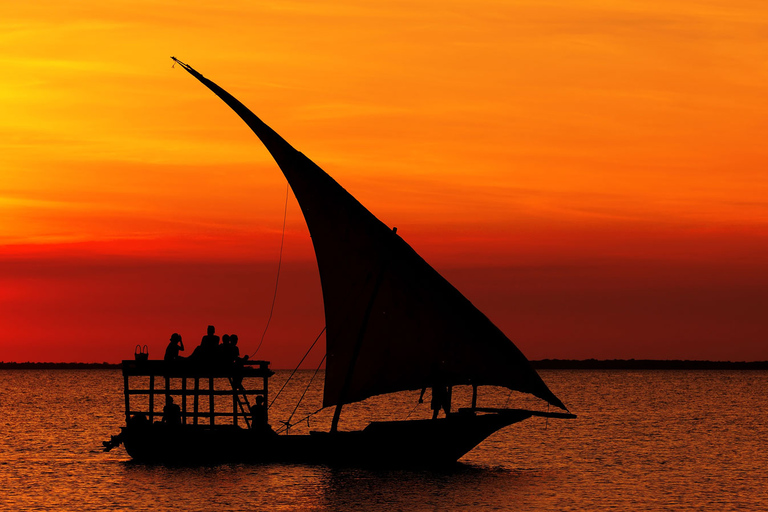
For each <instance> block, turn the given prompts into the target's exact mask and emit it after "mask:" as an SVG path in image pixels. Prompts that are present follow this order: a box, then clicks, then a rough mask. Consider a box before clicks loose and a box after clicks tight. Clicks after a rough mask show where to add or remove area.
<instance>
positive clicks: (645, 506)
mask: <svg viewBox="0 0 768 512" xmlns="http://www.w3.org/2000/svg"><path fill="white" fill-rule="evenodd" d="M540 373H541V375H542V377H543V378H544V380H545V381H546V382H547V383H548V385H549V386H550V388H551V389H552V390H553V391H554V392H555V394H557V395H558V396H559V397H560V398H561V399H563V401H564V402H565V403H566V404H567V405H568V407H569V408H570V410H571V411H572V412H574V413H576V414H578V416H579V417H578V419H576V420H549V421H547V420H545V419H541V418H532V419H529V420H526V421H524V422H522V423H518V424H517V425H512V426H509V427H506V428H504V429H502V430H501V431H499V432H497V433H496V434H494V435H493V436H491V437H490V438H488V439H487V440H486V441H484V442H483V443H482V444H481V445H480V446H478V447H477V448H475V449H474V450H472V451H471V452H470V453H469V454H467V455H466V456H465V457H464V458H462V459H461V461H460V462H461V463H460V464H458V465H457V466H455V467H451V468H447V469H445V470H440V471H434V470H430V471H426V470H418V471H413V470H386V471H383V470H380V471H374V470H364V469H354V468H331V467H325V466H309V465H284V464H269V465H248V464H224V465H217V466H200V467H174V466H163V465H143V464H137V463H133V462H131V461H130V459H129V457H128V456H127V454H126V453H125V451H124V450H123V448H122V447H120V448H117V449H115V450H113V451H112V452H109V453H104V452H103V451H102V450H101V441H104V440H106V439H108V438H109V436H110V435H111V434H116V433H118V431H119V427H120V425H121V424H122V422H123V409H122V407H123V396H122V377H121V374H120V372H119V371H116V370H115V371H113V370H80V371H64V370H55V371H39V370H32V371H26V370H5V371H0V422H1V423H2V428H1V429H0V486H2V492H1V493H0V509H2V510H160V511H164V510H201V511H202V510H221V511H226V510H274V511H293V510H297V511H298V510H310V511H313V510H318V511H320V510H323V511H324V510H328V511H348V510H361V511H362V510H365V511H378V510H382V511H387V512H392V511H397V510H419V511H421V510H424V511H442V510H718V511H719V510H768V457H767V456H768V448H766V447H767V446H768V400H766V396H767V395H768V372H764V371H587V370H570V371H541V372H540ZM287 375H288V372H278V374H277V375H276V376H275V377H273V382H272V388H271V389H272V393H273V395H274V393H275V392H276V391H277V390H278V389H279V388H280V386H281V382H284V381H285V379H286V377H287ZM311 376H312V373H311V372H299V373H298V374H297V377H296V378H295V382H293V383H291V385H290V386H289V387H286V391H284V392H283V393H282V395H281V396H280V397H279V398H278V400H277V401H276V402H275V406H274V407H273V409H272V410H271V411H270V415H271V419H270V420H271V422H272V424H273V425H274V426H276V427H277V426H279V425H281V423H280V421H279V420H285V419H287V418H288V417H289V415H290V414H291V411H293V409H294V406H295V404H296V399H297V398H298V396H299V395H300V394H301V392H302V391H303V390H304V388H305V387H306V385H307V383H308V382H309V379H310V377H311ZM321 380H322V374H321V375H319V376H318V378H317V379H316V380H315V381H314V382H313V383H312V384H311V385H310V387H309V392H308V393H307V396H306V398H305V402H302V405H301V406H300V407H299V409H298V410H297V412H296V414H295V415H294V417H293V420H292V422H293V423H296V425H294V426H293V427H292V428H291V429H290V433H291V434H293V433H297V434H298V433H305V432H306V431H307V430H308V429H310V428H311V429H323V428H326V429H327V426H328V423H329V420H330V411H322V412H320V413H318V414H315V415H313V416H311V417H310V418H309V420H308V421H309V424H308V423H307V420H304V419H303V418H304V417H306V416H307V415H308V414H309V413H310V412H313V411H315V410H316V409H317V408H318V407H319V403H320V392H321V387H320V385H321ZM417 398H418V393H417V392H409V393H400V394H397V395H395V396H393V397H390V398H388V399H382V398H377V399H375V400H370V401H366V402H364V403H362V404H358V405H355V406H348V407H345V409H344V414H343V415H342V423H341V428H342V429H345V428H347V429H351V428H354V427H356V426H358V425H363V424H365V423H366V422H367V421H369V420H375V419H387V418H392V419H404V418H405V417H410V418H417V417H427V416H428V415H429V410H428V400H426V401H425V402H427V403H425V404H423V405H419V404H418V402H417ZM468 400H469V397H468V395H467V394H466V390H461V389H459V390H458V391H457V392H456V394H455V396H454V407H456V406H461V405H463V403H464V402H465V401H466V402H468ZM492 403H495V404H496V405H505V404H506V405H507V406H510V407H519V406H523V407H531V406H535V405H538V404H537V403H536V401H534V400H531V399H527V398H525V397H522V396H520V395H519V394H517V393H509V392H508V391H505V390H500V389H491V390H487V391H485V392H484V391H483V390H482V389H481V395H480V405H491V404H492ZM539 408H540V409H541V408H542V407H541V406H539ZM543 409H544V410H546V406H544V407H543Z"/></svg>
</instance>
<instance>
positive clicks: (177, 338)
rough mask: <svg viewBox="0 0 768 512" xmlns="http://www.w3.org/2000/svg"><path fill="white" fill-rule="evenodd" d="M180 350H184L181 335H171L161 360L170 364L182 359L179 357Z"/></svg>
mask: <svg viewBox="0 0 768 512" xmlns="http://www.w3.org/2000/svg"><path fill="white" fill-rule="evenodd" d="M180 350H184V342H182V341H181V335H180V334H179V333H177V332H175V333H173V334H171V342H170V343H168V347H167V348H166V349H165V357H163V360H164V361H166V362H170V361H176V360H178V359H184V358H183V357H181V356H180V355H179V351H180Z"/></svg>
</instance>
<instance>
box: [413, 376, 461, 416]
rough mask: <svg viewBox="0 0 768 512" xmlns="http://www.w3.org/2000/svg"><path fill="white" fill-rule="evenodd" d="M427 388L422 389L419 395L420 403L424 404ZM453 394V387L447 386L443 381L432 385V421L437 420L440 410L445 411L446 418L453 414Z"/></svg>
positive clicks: (440, 380)
mask: <svg viewBox="0 0 768 512" xmlns="http://www.w3.org/2000/svg"><path fill="white" fill-rule="evenodd" d="M426 391H427V388H422V390H421V395H419V403H420V404H422V403H424V393H425V392H426ZM452 394H453V386H446V385H445V383H444V382H443V380H442V379H436V380H435V382H433V384H432V400H431V401H430V404H429V408H430V409H432V419H433V420H436V419H437V416H438V414H439V413H440V409H442V410H443V411H445V417H446V418H447V417H448V415H449V414H450V413H451V395H452Z"/></svg>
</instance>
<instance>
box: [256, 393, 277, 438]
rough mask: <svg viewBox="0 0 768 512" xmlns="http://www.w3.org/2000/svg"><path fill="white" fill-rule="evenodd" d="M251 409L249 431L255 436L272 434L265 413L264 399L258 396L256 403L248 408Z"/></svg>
mask: <svg viewBox="0 0 768 512" xmlns="http://www.w3.org/2000/svg"><path fill="white" fill-rule="evenodd" d="M250 409H251V429H253V431H254V432H256V433H257V434H269V433H272V434H274V430H272V427H271V426H270V425H269V417H268V413H267V403H266V401H265V400H264V397H263V396H261V395H259V396H257V397H256V403H255V404H254V405H251V406H250Z"/></svg>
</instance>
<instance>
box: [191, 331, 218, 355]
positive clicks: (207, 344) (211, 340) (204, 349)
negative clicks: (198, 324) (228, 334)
mask: <svg viewBox="0 0 768 512" xmlns="http://www.w3.org/2000/svg"><path fill="white" fill-rule="evenodd" d="M215 332H216V328H215V327H214V326H212V325H209V326H208V334H206V335H205V336H203V339H202V340H201V341H200V346H199V347H197V348H195V350H194V351H193V352H192V355H191V356H190V358H191V359H194V360H196V361H201V360H208V361H211V359H212V358H214V357H216V350H217V349H216V347H218V346H219V337H218V336H216V335H215V334H214V333H215Z"/></svg>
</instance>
